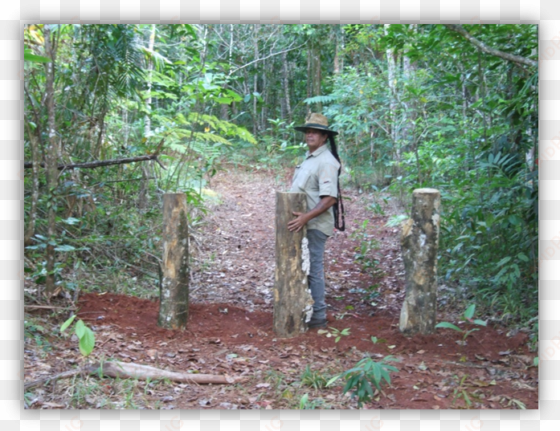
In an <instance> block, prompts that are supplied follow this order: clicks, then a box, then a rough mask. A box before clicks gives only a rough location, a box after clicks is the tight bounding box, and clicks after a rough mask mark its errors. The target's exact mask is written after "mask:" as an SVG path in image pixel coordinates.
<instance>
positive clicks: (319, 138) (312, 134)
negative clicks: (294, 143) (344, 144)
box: [305, 129, 328, 153]
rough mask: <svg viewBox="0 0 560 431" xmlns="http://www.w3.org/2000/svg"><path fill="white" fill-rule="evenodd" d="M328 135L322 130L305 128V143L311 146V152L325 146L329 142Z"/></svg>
mask: <svg viewBox="0 0 560 431" xmlns="http://www.w3.org/2000/svg"><path fill="white" fill-rule="evenodd" d="M327 137H328V135H327V134H326V133H325V132H322V131H321V130H317V129H305V143H306V144H307V146H308V147H309V152H310V153H312V152H313V151H315V150H316V149H317V148H319V147H321V146H323V145H324V144H325V142H327Z"/></svg>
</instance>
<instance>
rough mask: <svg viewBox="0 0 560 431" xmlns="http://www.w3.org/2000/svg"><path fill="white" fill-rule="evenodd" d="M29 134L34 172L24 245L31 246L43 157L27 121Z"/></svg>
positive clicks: (32, 174) (37, 140)
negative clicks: (40, 166)
mask: <svg viewBox="0 0 560 431" xmlns="http://www.w3.org/2000/svg"><path fill="white" fill-rule="evenodd" d="M25 125H26V126H27V134H28V135H29V145H30V146H31V157H32V158H33V172H32V173H31V208H30V209H29V217H28V218H27V226H26V228H25V236H24V239H23V243H24V245H26V246H27V245H31V243H32V242H31V238H33V236H34V235H35V222H36V219H37V203H38V202H39V165H40V163H41V155H40V152H39V139H38V138H37V137H36V136H35V134H34V133H33V131H32V130H31V127H30V126H29V123H28V122H27V121H26V122H25Z"/></svg>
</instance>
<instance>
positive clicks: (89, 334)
mask: <svg viewBox="0 0 560 431" xmlns="http://www.w3.org/2000/svg"><path fill="white" fill-rule="evenodd" d="M84 328H85V331H84V335H83V337H80V343H79V347H80V352H81V353H82V355H84V356H88V355H89V354H90V353H91V352H92V351H93V347H94V346H95V335H94V333H93V331H92V330H91V329H89V328H88V327H87V326H85V327H84Z"/></svg>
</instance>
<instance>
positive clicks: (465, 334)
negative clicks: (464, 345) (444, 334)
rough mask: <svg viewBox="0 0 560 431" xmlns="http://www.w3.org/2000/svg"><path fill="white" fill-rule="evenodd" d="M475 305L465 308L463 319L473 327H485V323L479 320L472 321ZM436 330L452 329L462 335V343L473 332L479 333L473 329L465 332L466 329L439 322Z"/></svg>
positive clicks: (476, 329)
mask: <svg viewBox="0 0 560 431" xmlns="http://www.w3.org/2000/svg"><path fill="white" fill-rule="evenodd" d="M475 308H476V305H475V304H471V305H469V306H468V307H467V309H466V310H465V312H464V313H463V317H464V318H465V319H466V320H467V321H468V322H469V323H472V324H474V325H478V326H486V322H485V321H484V320H480V319H473V316H474V311H475ZM435 327H436V328H447V329H453V330H454V331H457V332H460V333H462V334H463V342H464V341H465V340H466V339H467V337H468V336H469V335H470V334H472V333H473V332H475V331H479V328H473V329H470V330H468V331H467V330H466V329H461V328H459V327H458V326H456V325H454V324H453V323H449V322H440V323H438V324H437V325H436V326H435Z"/></svg>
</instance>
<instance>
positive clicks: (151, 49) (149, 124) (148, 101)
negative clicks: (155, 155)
mask: <svg viewBox="0 0 560 431" xmlns="http://www.w3.org/2000/svg"><path fill="white" fill-rule="evenodd" d="M155 39H156V25H155V24H152V28H151V31H150V40H149V42H148V50H149V52H150V53H153V52H154V44H155ZM153 70H154V60H153V59H152V58H150V59H149V60H148V97H147V99H146V115H145V116H144V137H146V138H147V137H148V136H150V135H151V133H152V130H151V128H152V122H151V119H150V112H151V109H152V96H151V95H150V92H151V91H152V75H153Z"/></svg>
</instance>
